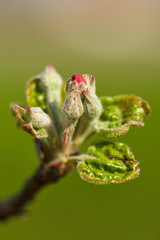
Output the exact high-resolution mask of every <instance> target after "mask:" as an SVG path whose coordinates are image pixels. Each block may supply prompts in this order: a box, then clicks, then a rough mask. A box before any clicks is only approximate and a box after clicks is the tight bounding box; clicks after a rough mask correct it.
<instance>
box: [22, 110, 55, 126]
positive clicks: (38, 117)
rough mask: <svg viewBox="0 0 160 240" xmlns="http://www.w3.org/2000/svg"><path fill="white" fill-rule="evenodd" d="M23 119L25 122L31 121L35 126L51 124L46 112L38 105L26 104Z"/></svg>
mask: <svg viewBox="0 0 160 240" xmlns="http://www.w3.org/2000/svg"><path fill="white" fill-rule="evenodd" d="M24 119H25V120H26V122H28V123H31V124H32V126H33V127H35V128H44V127H48V126H49V125H50V124H51V120H50V118H49V117H48V115H47V114H46V113H44V112H43V110H42V109H41V108H40V107H32V108H31V107H30V106H28V109H27V111H26V112H25V115H24Z"/></svg>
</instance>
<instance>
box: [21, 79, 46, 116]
mask: <svg viewBox="0 0 160 240" xmlns="http://www.w3.org/2000/svg"><path fill="white" fill-rule="evenodd" d="M26 96H27V103H28V105H29V106H31V107H41V108H42V110H43V111H44V112H48V110H47V106H46V95H45V92H44V91H43V89H42V86H41V79H40V77H39V76H37V77H33V78H32V79H30V80H29V81H28V82H27V86H26Z"/></svg>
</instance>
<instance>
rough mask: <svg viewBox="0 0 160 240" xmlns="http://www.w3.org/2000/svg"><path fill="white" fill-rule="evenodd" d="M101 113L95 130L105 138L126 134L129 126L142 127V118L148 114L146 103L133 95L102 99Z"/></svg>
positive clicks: (148, 109) (148, 108)
mask: <svg viewBox="0 0 160 240" xmlns="http://www.w3.org/2000/svg"><path fill="white" fill-rule="evenodd" d="M101 103H102V106H103V112H102V114H101V116H100V118H99V120H98V121H97V124H96V125H95V130H96V132H97V133H98V134H99V135H102V136H104V137H105V138H108V139H110V138H117V137H120V136H123V135H124V134H126V133H127V132H128V130H129V128H130V126H143V125H144V124H143V118H145V117H146V116H147V115H148V114H149V113H150V111H151V110H150V107H149V105H148V103H147V102H146V101H144V100H142V99H141V98H139V97H137V96H134V95H120V96H116V97H102V98H101Z"/></svg>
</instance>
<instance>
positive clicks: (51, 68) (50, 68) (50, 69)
mask: <svg viewBox="0 0 160 240" xmlns="http://www.w3.org/2000/svg"><path fill="white" fill-rule="evenodd" d="M46 71H47V72H48V73H49V72H53V71H55V68H54V67H53V66H52V65H51V64H48V65H47V66H46Z"/></svg>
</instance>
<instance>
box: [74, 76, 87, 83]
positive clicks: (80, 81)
mask: <svg viewBox="0 0 160 240" xmlns="http://www.w3.org/2000/svg"><path fill="white" fill-rule="evenodd" d="M72 81H76V82H77V83H78V84H80V83H82V82H83V83H85V84H86V85H87V82H86V80H85V78H84V77H83V76H82V75H79V74H75V75H73V76H72Z"/></svg>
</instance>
